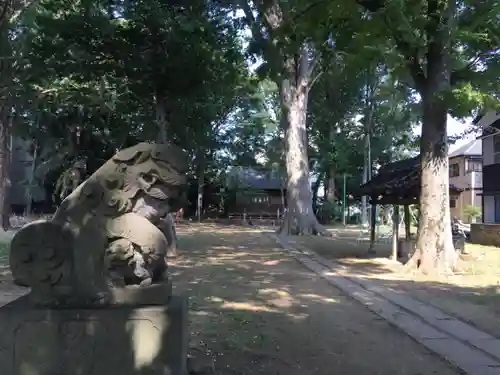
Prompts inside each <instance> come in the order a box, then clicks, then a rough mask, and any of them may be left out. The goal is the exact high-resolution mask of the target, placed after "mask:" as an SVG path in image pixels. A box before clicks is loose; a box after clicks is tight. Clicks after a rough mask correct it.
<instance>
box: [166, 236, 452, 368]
mask: <svg viewBox="0 0 500 375" xmlns="http://www.w3.org/2000/svg"><path fill="white" fill-rule="evenodd" d="M179 236H180V238H181V240H180V247H181V250H183V251H182V256H181V257H180V258H179V259H177V260H176V261H175V262H171V271H172V273H173V282H174V286H175V288H176V290H177V292H186V293H188V294H189V295H190V296H191V321H190V324H191V330H192V335H191V346H192V347H194V348H195V349H196V350H195V351H194V353H195V354H196V353H200V352H202V351H204V352H207V353H209V354H210V355H211V356H212V357H213V358H214V359H215V368H216V373H217V374H220V375H229V374H269V375H276V374H287V375H299V374H300V375H309V374H316V375H333V374H335V375H342V374H346V375H350V374H357V375H363V374H366V375H375V374H380V375H382V374H383V375H391V374H394V375H396V374H397V375H419V374H422V375H423V374H426V375H427V374H442V375H451V374H458V372H457V370H455V369H454V368H452V367H451V365H448V364H447V363H446V362H444V361H442V360H441V359H439V358H437V357H435V356H434V355H432V354H431V353H429V352H428V351H427V350H425V349H424V348H423V347H421V346H420V345H419V344H417V343H416V342H414V341H412V340H411V339H410V338H409V337H408V336H406V335H405V334H403V333H401V332H400V331H398V330H396V329H394V328H393V327H391V326H389V324H388V323H387V322H386V321H384V320H382V319H381V318H379V317H377V316H376V315H374V314H372V313H371V312H369V311H368V310H366V309H365V308H364V307H363V306H361V305H360V304H358V303H357V302H355V301H353V300H351V299H349V298H348V297H346V296H344V295H342V294H341V293H340V292H339V291H338V290H337V289H335V288H333V287H332V286H331V285H330V284H328V283H327V282H326V281H324V280H322V279H320V278H319V277H318V276H317V275H315V274H313V273H312V272H309V271H307V270H306V269H304V268H303V267H302V266H300V265H299V264H298V263H297V262H296V261H295V260H293V259H292V258H290V257H289V256H287V255H286V254H285V253H284V251H283V250H282V249H280V248H278V246H277V245H276V243H274V241H273V240H271V239H270V238H269V237H268V236H266V235H263V234H262V233H259V232H257V231H255V232H251V231H248V230H242V229H239V230H238V229H234V228H233V229H228V228H223V227H204V228H203V227H198V228H197V229H195V230H193V229H186V228H180V230H179Z"/></svg>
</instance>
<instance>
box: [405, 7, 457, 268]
mask: <svg viewBox="0 0 500 375" xmlns="http://www.w3.org/2000/svg"><path fill="white" fill-rule="evenodd" d="M455 7H456V2H454V1H448V2H438V1H435V0H434V1H432V2H429V5H428V14H429V21H428V27H427V32H428V38H429V45H428V51H427V55H426V57H427V64H426V65H427V66H426V72H425V74H423V72H419V71H418V70H416V69H414V70H413V72H412V73H413V74H412V75H413V77H414V79H415V82H416V84H417V88H418V89H419V91H420V95H421V97H422V106H423V122H422V138H421V141H420V157H421V171H422V177H421V193H420V217H419V227H418V238H417V246H416V251H415V254H414V256H413V257H412V259H411V260H410V262H409V264H408V266H409V267H412V266H413V267H414V266H417V267H419V269H420V270H421V271H422V272H423V273H427V274H430V273H443V272H449V271H453V270H454V269H455V268H456V262H457V260H458V254H457V252H456V251H455V249H454V247H453V239H452V234H451V217H450V192H449V188H450V187H449V185H450V184H449V172H448V168H449V165H448V140H447V132H446V118H447V112H448V107H447V103H446V97H445V95H444V94H445V93H446V92H449V90H450V89H451V66H450V63H451V59H450V50H451V25H452V23H453V21H454V19H453V15H454V11H455Z"/></svg>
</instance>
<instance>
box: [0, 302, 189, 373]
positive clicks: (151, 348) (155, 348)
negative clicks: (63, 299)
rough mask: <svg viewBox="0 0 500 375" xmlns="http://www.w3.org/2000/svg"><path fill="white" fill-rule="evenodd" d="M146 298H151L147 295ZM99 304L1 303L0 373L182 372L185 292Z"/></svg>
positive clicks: (184, 363) (185, 326)
mask: <svg viewBox="0 0 500 375" xmlns="http://www.w3.org/2000/svg"><path fill="white" fill-rule="evenodd" d="M147 299H150V298H147ZM125 300H127V301H126V302H125V303H123V304H114V305H111V306H107V307H99V308H71V309H69V308H68V309H48V308H40V307H35V306H33V305H32V304H31V302H30V301H29V298H28V297H21V298H20V299H18V300H16V301H13V302H11V303H10V304H8V305H6V306H4V307H2V308H0V373H1V374H2V375H115V374H116V375H186V373H187V370H186V359H187V346H188V324H187V318H188V309H187V298H185V297H179V296H172V297H170V298H168V302H167V297H166V296H165V297H164V298H163V300H164V301H165V302H164V303H163V304H156V303H154V304H144V303H136V304H135V305H134V303H132V301H131V299H130V298H125Z"/></svg>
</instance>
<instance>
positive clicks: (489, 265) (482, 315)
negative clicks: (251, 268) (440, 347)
mask: <svg viewBox="0 0 500 375" xmlns="http://www.w3.org/2000/svg"><path fill="white" fill-rule="evenodd" d="M335 233H336V234H337V236H336V237H334V238H320V237H314V238H300V237H295V238H293V240H294V241H296V243H297V244H299V245H301V246H303V247H306V248H308V249H310V250H313V251H315V252H316V253H318V254H319V255H321V256H322V257H323V258H326V259H328V260H331V261H335V262H336V264H340V265H341V273H342V274H344V275H347V276H352V277H365V278H371V279H376V280H378V281H379V282H380V283H382V284H383V285H385V286H388V287H390V288H391V289H393V290H398V291H405V292H407V293H409V294H410V295H411V296H412V297H414V298H416V299H418V300H421V301H422V302H425V303H429V304H431V305H434V306H435V307H437V308H439V309H441V310H443V311H444V312H446V313H448V314H450V315H453V316H455V317H457V318H459V319H462V320H464V321H466V322H468V323H470V324H472V325H474V326H476V327H477V328H479V329H481V330H483V331H486V332H488V333H490V334H492V335H493V336H496V337H499V338H500V249H499V248H496V247H486V246H479V245H467V250H468V251H469V252H470V253H471V256H470V257H468V259H467V260H466V261H462V262H461V263H460V268H461V270H462V271H461V272H460V273H458V274H456V275H453V276H447V277H441V278H431V277H426V276H424V275H421V274H408V273H406V271H405V270H404V268H403V267H402V266H401V265H400V264H398V263H395V262H392V261H390V260H388V259H386V258H387V257H388V256H389V255H390V253H391V249H390V247H391V245H390V242H391V240H390V239H386V240H382V241H380V242H379V243H378V244H377V246H376V249H377V253H378V257H377V258H375V259H367V258H366V254H367V249H368V241H367V240H366V238H365V236H363V235H361V234H360V232H359V230H358V231H357V232H356V231H354V230H347V231H344V230H336V231H335Z"/></svg>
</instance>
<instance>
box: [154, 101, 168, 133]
mask: <svg viewBox="0 0 500 375" xmlns="http://www.w3.org/2000/svg"><path fill="white" fill-rule="evenodd" d="M155 107H156V108H155V109H156V127H157V129H158V136H157V138H156V140H157V142H159V143H167V142H168V133H167V108H166V103H165V98H164V97H163V96H161V95H160V94H157V95H156V96H155Z"/></svg>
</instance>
